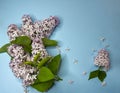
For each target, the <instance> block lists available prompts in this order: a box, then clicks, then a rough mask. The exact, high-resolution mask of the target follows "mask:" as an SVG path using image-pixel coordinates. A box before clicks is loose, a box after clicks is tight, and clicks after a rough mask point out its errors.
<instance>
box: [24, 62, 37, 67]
mask: <svg viewBox="0 0 120 93" xmlns="http://www.w3.org/2000/svg"><path fill="white" fill-rule="evenodd" d="M23 64H26V65H31V66H34V67H35V66H36V65H37V64H36V63H35V62H33V61H25V62H23Z"/></svg>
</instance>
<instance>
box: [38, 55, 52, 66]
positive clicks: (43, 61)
mask: <svg viewBox="0 0 120 93" xmlns="http://www.w3.org/2000/svg"><path fill="white" fill-rule="evenodd" d="M51 58H52V57H46V58H43V59H42V60H41V61H40V62H39V63H38V68H41V67H42V66H43V65H45V63H47V62H48V61H49V60H50V59H51Z"/></svg>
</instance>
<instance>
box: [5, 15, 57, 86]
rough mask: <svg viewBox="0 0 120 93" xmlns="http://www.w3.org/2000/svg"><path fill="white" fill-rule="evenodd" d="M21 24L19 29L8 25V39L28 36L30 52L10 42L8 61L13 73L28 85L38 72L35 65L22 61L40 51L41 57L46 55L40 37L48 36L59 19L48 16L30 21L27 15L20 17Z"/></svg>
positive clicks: (30, 59)
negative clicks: (40, 19)
mask: <svg viewBox="0 0 120 93" xmlns="http://www.w3.org/2000/svg"><path fill="white" fill-rule="evenodd" d="M22 22H23V24H22V25H21V28H20V29H19V28H18V27H17V26H16V25H15V24H11V25H10V26H9V27H8V32H7V34H8V36H9V38H10V41H12V40H15V38H16V37H19V36H28V37H30V39H31V40H32V44H31V46H32V52H31V54H29V53H26V52H25V51H24V49H23V47H22V46H20V45H15V44H12V45H10V46H9V47H8V53H9V55H10V56H11V57H12V59H11V62H10V63H9V66H10V68H11V69H12V71H13V73H14V75H15V76H16V77H17V78H20V79H22V80H23V85H24V86H29V85H31V84H33V83H34V80H35V79H36V76H37V74H38V72H37V69H36V68H35V67H32V66H29V65H25V64H23V62H25V61H32V60H33V58H34V56H35V55H36V54H38V53H40V55H41V58H43V57H46V56H48V53H47V51H46V49H45V47H44V45H43V42H42V38H44V37H47V38H48V37H49V36H50V35H51V34H52V31H53V30H54V28H55V27H56V26H57V25H58V23H59V21H58V19H57V18H56V17H52V16H51V17H50V18H48V19H45V20H43V21H36V22H32V19H31V17H30V16H29V15H24V16H23V17H22Z"/></svg>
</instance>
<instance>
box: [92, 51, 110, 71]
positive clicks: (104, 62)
mask: <svg viewBox="0 0 120 93" xmlns="http://www.w3.org/2000/svg"><path fill="white" fill-rule="evenodd" d="M94 64H95V65H97V66H102V67H105V68H106V70H108V69H109V65H110V62H109V54H108V52H107V51H106V50H105V49H101V50H100V51H99V52H98V55H97V56H96V57H95V60H94Z"/></svg>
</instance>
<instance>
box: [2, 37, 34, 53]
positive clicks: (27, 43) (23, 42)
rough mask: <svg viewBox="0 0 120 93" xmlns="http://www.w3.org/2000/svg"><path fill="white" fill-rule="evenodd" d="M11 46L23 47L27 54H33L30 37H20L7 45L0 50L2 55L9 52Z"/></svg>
mask: <svg viewBox="0 0 120 93" xmlns="http://www.w3.org/2000/svg"><path fill="white" fill-rule="evenodd" d="M11 44H17V45H20V46H22V47H23V49H24V50H25V51H26V52H29V53H31V48H32V47H31V39H30V38H29V37H28V36H19V37H16V39H15V40H13V41H11V42H10V43H7V44H5V45H4V46H2V47H1V48H0V53H4V52H7V50H8V49H7V48H8V47H9V46H10V45H11Z"/></svg>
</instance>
